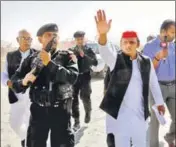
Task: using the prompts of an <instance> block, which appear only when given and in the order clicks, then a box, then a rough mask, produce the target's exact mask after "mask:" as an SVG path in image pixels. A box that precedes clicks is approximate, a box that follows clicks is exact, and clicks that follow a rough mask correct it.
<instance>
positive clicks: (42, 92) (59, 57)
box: [29, 50, 72, 107]
mask: <svg viewBox="0 0 176 147" xmlns="http://www.w3.org/2000/svg"><path fill="white" fill-rule="evenodd" d="M34 58H35V57H32V58H31V60H33V59H34ZM51 59H52V60H53V61H54V62H55V63H56V64H58V65H62V66H64V67H65V66H67V64H68V61H69V60H70V56H69V52H68V51H62V50H61V51H57V52H56V53H54V54H53V55H52V56H51ZM31 63H32V61H31ZM52 78H53V77H52V75H51V74H50V72H49V71H48V67H47V66H45V67H44V68H43V69H42V70H41V72H40V73H39V75H38V77H37V79H36V80H35V82H34V83H33V84H32V85H31V87H30V91H29V95H30V99H31V102H34V103H37V104H38V105H40V106H42V107H53V106H54V107H55V106H56V107H57V106H58V105H59V102H60V101H62V100H65V99H68V98H71V97H72V85H71V84H69V83H68V84H63V83H55V82H51V81H53V80H52Z"/></svg>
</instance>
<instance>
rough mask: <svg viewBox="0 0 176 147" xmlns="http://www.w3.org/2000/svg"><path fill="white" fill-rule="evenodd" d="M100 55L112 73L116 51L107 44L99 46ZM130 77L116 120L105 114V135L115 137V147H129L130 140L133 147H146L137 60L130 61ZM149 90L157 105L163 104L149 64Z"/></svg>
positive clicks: (140, 82) (140, 80)
mask: <svg viewBox="0 0 176 147" xmlns="http://www.w3.org/2000/svg"><path fill="white" fill-rule="evenodd" d="M99 51H100V54H101V56H102V58H103V59H104V61H105V62H106V64H107V65H108V66H109V67H110V70H111V71H112V70H113V69H114V67H115V63H116V60H117V51H116V50H114V49H113V48H111V47H110V46H109V45H108V44H107V45H105V46H100V48H99ZM132 68H133V70H132V77H131V80H130V82H129V85H128V88H127V91H126V93H125V96H124V99H123V101H122V104H121V106H120V109H119V113H118V117H117V119H114V118H113V117H111V116H110V115H108V114H107V117H106V127H107V128H106V129H107V133H113V134H114V135H115V145H116V147H129V146H130V139H132V142H133V145H135V147H145V146H146V133H147V132H146V131H147V122H146V121H145V118H144V106H143V101H144V100H143V95H142V87H143V85H142V78H141V73H140V70H139V67H138V62H137V59H135V60H133V61H132ZM149 84H150V89H151V91H152V94H153V96H154V99H155V103H156V104H157V105H162V104H164V101H163V98H162V94H161V90H160V87H159V83H158V80H157V76H156V74H155V70H154V67H153V64H152V62H151V72H150V81H149Z"/></svg>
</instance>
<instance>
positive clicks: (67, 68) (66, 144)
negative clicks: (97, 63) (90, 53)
mask: <svg viewBox="0 0 176 147" xmlns="http://www.w3.org/2000/svg"><path fill="white" fill-rule="evenodd" d="M43 27H44V28H42V29H40V31H41V30H42V31H43V32H47V31H56V30H55V29H56V27H57V26H56V25H54V24H49V25H45V26H43ZM39 33H41V32H39ZM38 53H39V52H35V53H33V54H32V55H30V56H29V57H27V58H26V59H25V60H24V62H23V64H22V66H21V68H20V69H19V70H18V71H16V73H15V75H14V76H13V77H12V82H13V89H14V90H15V91H16V92H17V93H19V92H24V91H25V90H26V89H27V88H28V86H23V85H22V79H23V78H24V77H25V75H26V74H27V73H29V72H30V71H31V67H32V66H33V64H35V63H33V62H35V60H34V59H36V57H37V55H38ZM70 55H71V53H70V52H69V51H61V50H60V51H56V52H52V54H51V61H50V62H49V63H48V65H47V66H44V67H43V69H42V70H41V72H40V73H39V75H38V77H37V79H36V80H35V81H34V83H33V84H32V85H31V86H30V92H29V95H30V99H31V102H32V104H31V107H30V111H31V119H30V125H29V133H28V143H27V144H28V147H46V140H47V138H48V133H49V131H51V147H73V146H74V135H73V134H72V132H71V123H70V115H71V104H72V84H74V83H75V81H76V79H77V75H78V68H77V64H76V63H75V62H73V61H72V59H71V58H70Z"/></svg>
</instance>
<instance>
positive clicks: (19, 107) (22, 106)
mask: <svg viewBox="0 0 176 147" xmlns="http://www.w3.org/2000/svg"><path fill="white" fill-rule="evenodd" d="M20 53H21V57H22V59H21V63H22V62H23V60H24V59H25V58H26V57H27V56H28V55H29V54H30V50H27V51H26V52H20ZM8 80H9V74H8V63H7V60H6V62H5V65H4V70H3V72H2V73H1V82H2V84H3V85H4V86H7V81H8ZM15 95H16V97H17V98H18V101H17V102H16V103H13V104H11V107H10V118H9V119H10V125H11V128H12V129H13V130H14V131H15V133H16V134H17V135H18V136H19V137H20V139H21V140H24V139H26V132H27V128H28V123H29V116H30V111H29V110H30V109H29V107H30V99H29V89H27V91H26V92H25V93H24V94H22V93H18V94H17V93H15Z"/></svg>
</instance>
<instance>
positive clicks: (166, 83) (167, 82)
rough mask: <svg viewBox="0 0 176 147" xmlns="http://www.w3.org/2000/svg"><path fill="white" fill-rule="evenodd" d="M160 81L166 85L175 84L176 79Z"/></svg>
mask: <svg viewBox="0 0 176 147" xmlns="http://www.w3.org/2000/svg"><path fill="white" fill-rule="evenodd" d="M159 83H160V84H161V85H165V86H172V85H174V84H175V80H173V81H159Z"/></svg>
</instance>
